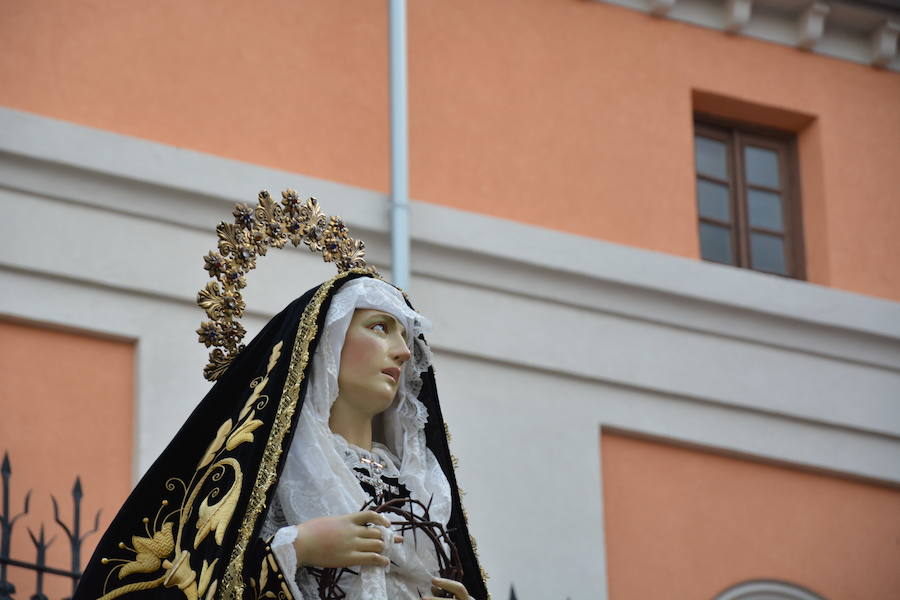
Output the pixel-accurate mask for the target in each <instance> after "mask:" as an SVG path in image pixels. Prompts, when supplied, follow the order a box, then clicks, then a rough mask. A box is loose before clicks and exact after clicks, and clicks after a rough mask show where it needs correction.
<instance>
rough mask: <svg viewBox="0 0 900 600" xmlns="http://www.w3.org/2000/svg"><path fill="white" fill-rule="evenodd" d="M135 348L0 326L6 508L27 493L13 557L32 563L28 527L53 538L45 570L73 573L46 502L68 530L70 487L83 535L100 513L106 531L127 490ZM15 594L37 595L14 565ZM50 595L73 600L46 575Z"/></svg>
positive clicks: (0, 436) (24, 326) (30, 576)
mask: <svg viewBox="0 0 900 600" xmlns="http://www.w3.org/2000/svg"><path fill="white" fill-rule="evenodd" d="M134 358H135V346H134V344H132V343H131V342H128V341H123V340H121V339H119V340H117V339H109V338H106V337H96V336H93V335H89V334H85V333H80V332H73V331H62V330H57V329H47V328H45V327H41V326H39V325H35V324H29V323H24V322H15V321H8V320H2V319H0V414H2V418H0V451H2V452H9V458H10V462H11V465H12V477H11V482H12V490H11V493H10V504H11V506H10V510H12V511H14V513H13V514H16V513H18V512H19V511H20V510H21V508H22V502H23V500H24V497H25V493H26V492H27V491H28V490H29V489H31V490H32V491H33V493H32V502H31V507H30V512H29V514H27V515H25V516H23V517H22V518H21V519H20V520H19V521H18V522H17V523H16V525H15V529H14V532H13V533H14V535H13V540H12V552H11V556H12V557H13V558H16V559H19V560H24V561H28V562H33V561H34V560H35V554H34V547H33V545H32V543H31V540H30V539H29V538H28V534H27V530H28V529H30V530H31V531H33V532H34V534H35V536H37V535H38V532H39V530H40V527H41V524H44V526H45V530H46V535H47V539H50V538H55V541H54V542H53V543H52V545H51V546H50V548H49V551H48V554H47V564H48V565H50V566H53V567H56V568H62V569H69V568H70V567H71V563H70V560H71V558H70V557H71V553H70V550H69V549H70V546H69V543H68V540H67V539H66V537H65V535H64V533H63V531H62V530H61V529H60V527H59V526H58V525H57V524H56V523H54V522H53V509H52V504H51V500H50V495H51V494H52V495H53V496H55V497H56V499H57V501H59V508H60V518H61V519H62V521H63V522H64V523H66V524H67V525H69V526H71V525H72V496H71V493H72V488H73V486H74V484H75V477H76V476H79V477H80V478H81V484H82V487H83V490H84V500H83V503H82V509H81V512H82V517H81V519H82V521H81V527H82V529H81V531H82V534H83V533H86V532H87V531H89V530H90V529H91V528H92V527H93V523H94V515H95V513H96V512H97V510H102V515H101V519H100V526H101V528H102V527H106V526H107V525H108V524H109V522H110V520H111V519H112V517H113V515H115V513H116V511H118V509H119V506H120V505H121V504H122V502H123V501H124V500H125V497H126V496H127V495H128V493H129V492H130V491H131V461H132V457H133V455H134V451H133V438H134V434H133V426H134V423H133V413H134ZM101 534H102V529H101V531H100V532H98V533H95V534H93V535H92V536H89V537H88V538H87V539H86V540H85V543H84V547H83V548H82V557H83V558H82V561H81V565H82V567H83V566H84V564H85V562H86V561H87V559H88V558H89V557H90V555H91V552H92V550H93V548H94V545H95V544H96V542H97V541H98V540H99V536H100V535H101ZM10 576H11V578H12V581H13V583H14V585H16V587H17V588H18V591H19V593H18V594H17V596H16V597H27V596H29V595H30V594H33V593H34V573H33V572H31V571H27V572H26V571H24V570H22V569H18V568H13V569H11V571H10ZM45 582H46V584H47V587H46V588H45V593H46V594H48V595H49V597H51V598H61V597H68V596H71V592H72V591H71V587H70V585H69V582H70V580H67V579H62V578H60V577H53V576H47V578H46V579H45Z"/></svg>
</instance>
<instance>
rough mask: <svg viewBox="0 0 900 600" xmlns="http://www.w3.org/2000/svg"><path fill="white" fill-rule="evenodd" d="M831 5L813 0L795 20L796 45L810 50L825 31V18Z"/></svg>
mask: <svg viewBox="0 0 900 600" xmlns="http://www.w3.org/2000/svg"><path fill="white" fill-rule="evenodd" d="M829 12H831V7H830V6H828V5H827V4H825V3H824V2H813V3H812V4H810V5H809V7H807V9H806V10H804V11H803V13H802V14H801V15H800V18H799V19H798V21H797V47H798V48H802V49H803V50H812V49H813V48H814V47H815V45H816V44H817V43H818V42H819V40H820V39H822V34H823V33H825V18H826V17H827V16H828V13H829Z"/></svg>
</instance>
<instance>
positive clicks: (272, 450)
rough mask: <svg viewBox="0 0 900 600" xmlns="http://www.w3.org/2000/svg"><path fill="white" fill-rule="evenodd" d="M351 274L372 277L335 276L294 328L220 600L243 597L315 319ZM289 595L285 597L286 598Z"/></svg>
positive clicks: (346, 273) (358, 271)
mask: <svg viewBox="0 0 900 600" xmlns="http://www.w3.org/2000/svg"><path fill="white" fill-rule="evenodd" d="M352 274H368V275H372V276H377V275H375V274H372V272H371V271H369V270H368V269H362V268H361V269H351V270H349V271H344V272H343V273H339V274H338V275H335V276H334V277H332V278H331V279H329V280H328V281H326V282H325V283H323V284H322V285H320V286H319V289H318V290H316V293H315V295H313V298H312V300H311V301H310V303H309V304H308V305H307V306H306V308H305V309H304V310H303V315H302V316H301V317H300V323H299V325H298V327H297V336H296V338H295V339H294V347H293V350H292V351H291V362H290V365H289V366H288V374H287V379H286V380H285V382H284V389H283V391H282V394H281V401H280V402H279V404H278V409H277V411H276V413H275V423H274V424H273V425H272V432H271V434H270V435H269V439H268V441H267V442H266V448H265V451H264V453H263V458H262V461H261V462H260V468H259V472H258V473H257V475H256V483H255V484H254V485H253V487H252V491H251V494H250V499H249V501H248V503H247V512H246V514H245V515H244V520H243V522H242V523H241V525H240V528H239V529H238V536H237V540H236V542H235V545H234V548H233V549H232V552H231V558H230V559H229V561H228V566H227V567H226V569H225V573H224V574H223V575H222V593H221V598H222V600H241V599H242V598H243V595H244V581H243V577H242V573H243V569H244V554H245V553H246V551H247V548H249V547H250V542H251V541H252V536H253V530H254V528H255V526H256V522H257V520H258V519H259V518H260V516H261V515H262V511H263V510H264V509H265V508H266V496H267V495H268V491H269V488H270V487H271V486H272V485H273V484H274V483H275V482H276V481H277V479H278V473H277V469H278V462H279V460H280V458H281V450H282V443H283V441H284V436H285V435H287V432H288V430H289V429H290V426H291V421H292V419H293V416H294V411H295V410H296V408H297V399H298V398H299V396H300V386H301V384H302V383H303V378H304V374H305V371H306V366H307V365H308V364H309V360H310V358H311V356H310V354H309V345H310V344H311V343H312V340H313V339H315V337H316V335H317V334H318V330H319V326H318V318H319V311H320V309H321V308H322V303H323V302H324V301H325V299H326V298H328V296H329V294H330V293H331V290H332V288H333V287H334V286H335V284H336V283H337V282H338V281H341V280H342V279H346V278H347V277H348V276H350V275H352ZM289 597H290V594H288V598H289Z"/></svg>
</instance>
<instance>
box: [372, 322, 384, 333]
mask: <svg viewBox="0 0 900 600" xmlns="http://www.w3.org/2000/svg"><path fill="white" fill-rule="evenodd" d="M369 329H371V330H372V331H379V332H381V333H387V332H388V328H387V323H385V322H384V321H378V322H377V323H373V324H372V326H371V327H369Z"/></svg>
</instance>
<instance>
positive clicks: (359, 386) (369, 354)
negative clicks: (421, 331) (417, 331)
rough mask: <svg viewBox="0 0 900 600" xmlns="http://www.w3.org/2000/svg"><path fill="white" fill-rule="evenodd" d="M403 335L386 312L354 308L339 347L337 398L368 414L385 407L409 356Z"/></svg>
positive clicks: (395, 321) (382, 409) (393, 394)
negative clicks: (341, 344)
mask: <svg viewBox="0 0 900 600" xmlns="http://www.w3.org/2000/svg"><path fill="white" fill-rule="evenodd" d="M404 336H405V331H404V329H403V326H402V325H400V323H399V322H398V321H397V319H395V318H394V317H393V316H391V315H390V314H389V313H386V312H383V311H380V310H372V309H357V310H356V311H355V312H354V313H353V318H352V319H351V320H350V326H349V327H348V328H347V335H346V337H345V338H344V347H343V349H342V350H341V370H340V373H339V374H338V389H339V392H338V399H339V400H340V401H342V402H347V403H349V404H350V405H351V406H352V407H353V408H354V409H355V410H357V411H360V412H362V413H364V414H369V415H372V416H374V415H377V414H379V413H381V412H383V411H384V410H385V409H387V408H388V407H389V406H390V405H391V402H393V400H394V396H395V395H396V394H397V389H398V388H399V387H400V371H401V368H402V367H403V363H405V362H406V361H407V360H409V357H410V352H409V348H407V346H406V340H405V337H404Z"/></svg>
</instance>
